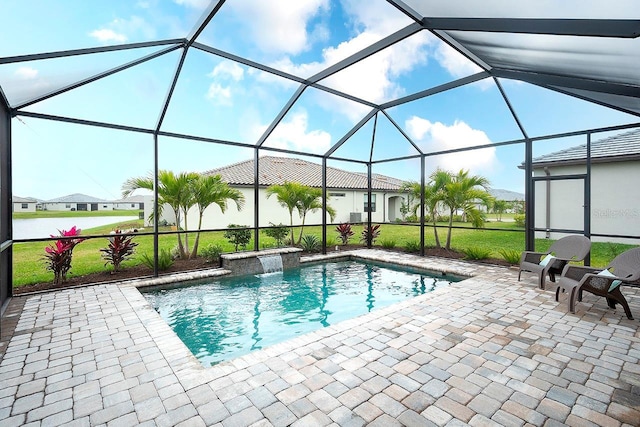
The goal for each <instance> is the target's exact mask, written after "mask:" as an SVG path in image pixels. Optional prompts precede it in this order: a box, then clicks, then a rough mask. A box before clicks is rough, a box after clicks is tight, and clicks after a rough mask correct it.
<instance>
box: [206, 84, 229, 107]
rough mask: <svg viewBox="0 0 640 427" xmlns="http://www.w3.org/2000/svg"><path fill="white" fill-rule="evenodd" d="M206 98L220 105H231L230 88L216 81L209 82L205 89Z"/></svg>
mask: <svg viewBox="0 0 640 427" xmlns="http://www.w3.org/2000/svg"><path fill="white" fill-rule="evenodd" d="M207 99H209V100H211V101H213V102H214V103H216V104H220V105H231V104H232V101H231V88H229V87H223V86H221V85H220V84H218V83H211V85H209V90H208V91H207Z"/></svg>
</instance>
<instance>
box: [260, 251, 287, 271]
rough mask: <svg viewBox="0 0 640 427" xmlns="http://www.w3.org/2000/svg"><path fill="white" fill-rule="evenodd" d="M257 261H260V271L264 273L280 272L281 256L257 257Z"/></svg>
mask: <svg viewBox="0 0 640 427" xmlns="http://www.w3.org/2000/svg"><path fill="white" fill-rule="evenodd" d="M258 260H260V264H262V271H263V272H264V273H275V272H277V271H282V256H281V255H280V254H277V255H265V256H259V257H258Z"/></svg>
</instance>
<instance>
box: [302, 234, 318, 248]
mask: <svg viewBox="0 0 640 427" xmlns="http://www.w3.org/2000/svg"><path fill="white" fill-rule="evenodd" d="M300 243H301V245H302V250H303V251H305V252H318V251H319V250H320V240H318V238H317V237H316V236H314V235H313V234H306V235H304V236H302V240H301V241H300Z"/></svg>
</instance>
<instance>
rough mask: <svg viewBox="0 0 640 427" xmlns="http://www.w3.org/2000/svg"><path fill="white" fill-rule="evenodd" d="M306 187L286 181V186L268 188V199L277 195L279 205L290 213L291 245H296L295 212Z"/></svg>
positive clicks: (276, 185)
mask: <svg viewBox="0 0 640 427" xmlns="http://www.w3.org/2000/svg"><path fill="white" fill-rule="evenodd" d="M303 187H304V185H302V184H300V183H298V182H289V181H285V183H284V184H282V185H279V184H274V185H270V186H269V187H267V199H268V198H269V197H271V196H272V195H274V194H275V196H276V198H277V199H278V203H279V204H280V206H282V207H283V208H287V210H288V211H289V221H290V224H291V226H290V227H291V228H290V229H291V244H292V245H294V244H295V241H294V237H293V210H294V209H296V208H297V206H298V200H299V199H300V194H302V192H303Z"/></svg>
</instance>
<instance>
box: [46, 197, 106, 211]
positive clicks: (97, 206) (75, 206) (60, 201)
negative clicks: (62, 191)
mask: <svg viewBox="0 0 640 427" xmlns="http://www.w3.org/2000/svg"><path fill="white" fill-rule="evenodd" d="M42 209H43V210H45V211H110V210H113V202H110V201H107V200H102V199H98V198H95V197H91V196H87V195H86V194H80V193H74V194H69V195H67V196H62V197H58V198H55V199H51V200H45V201H44V202H42Z"/></svg>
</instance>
